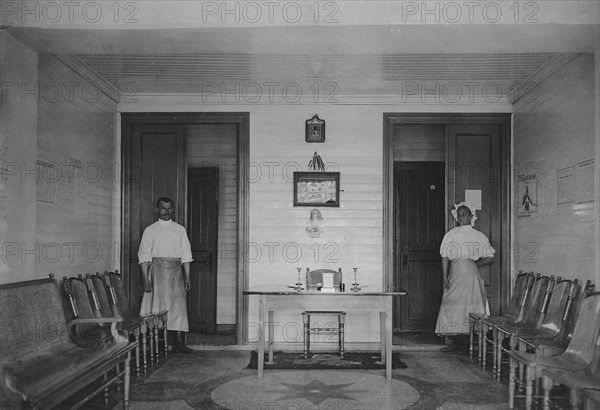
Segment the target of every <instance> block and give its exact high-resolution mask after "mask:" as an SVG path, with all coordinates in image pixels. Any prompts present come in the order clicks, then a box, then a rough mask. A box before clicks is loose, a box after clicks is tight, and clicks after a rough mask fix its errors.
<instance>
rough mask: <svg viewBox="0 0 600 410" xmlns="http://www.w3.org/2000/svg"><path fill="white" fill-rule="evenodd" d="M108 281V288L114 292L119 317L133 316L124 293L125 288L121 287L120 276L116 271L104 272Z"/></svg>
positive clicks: (121, 280)
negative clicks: (110, 287)
mask: <svg viewBox="0 0 600 410" xmlns="http://www.w3.org/2000/svg"><path fill="white" fill-rule="evenodd" d="M104 275H106V276H107V277H108V279H109V282H110V286H112V288H113V290H114V294H115V296H116V298H117V306H118V308H119V312H120V314H121V316H128V315H131V314H133V313H132V312H131V307H130V306H129V298H128V297H127V294H126V293H125V287H124V286H123V279H122V278H121V274H120V273H119V272H118V271H115V272H104Z"/></svg>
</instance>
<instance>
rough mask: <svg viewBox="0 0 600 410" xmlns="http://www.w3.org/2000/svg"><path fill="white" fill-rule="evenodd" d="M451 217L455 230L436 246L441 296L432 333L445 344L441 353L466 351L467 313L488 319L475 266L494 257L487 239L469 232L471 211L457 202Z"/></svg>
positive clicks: (472, 222) (474, 230)
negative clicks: (441, 286) (441, 337)
mask: <svg viewBox="0 0 600 410" xmlns="http://www.w3.org/2000/svg"><path fill="white" fill-rule="evenodd" d="M452 215H453V216H454V218H455V219H456V222H458V226H457V227H455V228H452V229H451V230H449V231H448V233H446V235H445V236H444V239H443V240H442V244H441V246H440V255H441V256H442V275H443V278H444V285H443V286H444V294H443V296H442V303H441V305H440V312H439V314H438V319H437V324H436V326H435V333H437V334H438V335H439V336H446V338H447V340H448V344H449V345H448V346H447V347H446V348H444V349H442V351H444V352H453V351H464V350H465V349H466V348H468V336H467V335H468V334H469V313H479V314H488V315H489V313H490V312H489V306H488V302H487V294H486V291H485V284H484V282H483V279H482V278H481V276H480V275H479V266H482V265H487V264H490V263H492V262H493V261H494V254H495V250H494V248H493V247H492V246H491V245H490V241H489V239H488V238H487V236H485V235H484V234H483V233H481V232H480V231H478V230H477V229H475V228H473V225H474V222H475V219H477V217H476V216H475V208H473V207H472V206H471V205H470V204H469V203H467V202H461V203H460V204H457V205H455V209H454V210H453V211H452Z"/></svg>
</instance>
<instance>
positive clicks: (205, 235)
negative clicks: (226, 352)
mask: <svg viewBox="0 0 600 410" xmlns="http://www.w3.org/2000/svg"><path fill="white" fill-rule="evenodd" d="M218 210H219V168H217V167H203V168H189V169H188V209H187V212H188V234H189V235H190V242H191V245H192V255H193V258H194V261H193V262H192V264H191V271H190V279H191V282H192V289H191V290H190V296H189V297H188V320H189V323H190V330H191V331H194V332H207V333H214V332H216V327H217V248H218V246H217V239H218Z"/></svg>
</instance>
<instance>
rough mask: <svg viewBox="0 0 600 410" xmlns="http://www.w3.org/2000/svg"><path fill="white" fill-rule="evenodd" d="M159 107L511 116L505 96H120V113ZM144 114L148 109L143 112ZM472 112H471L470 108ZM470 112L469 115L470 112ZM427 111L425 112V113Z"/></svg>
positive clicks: (181, 94)
mask: <svg viewBox="0 0 600 410" xmlns="http://www.w3.org/2000/svg"><path fill="white" fill-rule="evenodd" d="M156 105H165V106H183V107H185V106H189V107H201V106H207V107H211V108H212V107H215V106H223V107H237V106H243V107H249V106H281V105H284V106H285V105H287V106H290V107H295V106H306V105H323V106H333V105H340V106H343V105H375V106H379V105H381V106H394V107H399V109H398V111H401V107H404V106H406V107H414V106H419V107H456V109H451V111H457V112H458V111H462V110H464V107H473V106H476V107H478V110H479V111H482V112H487V111H491V112H511V110H512V109H511V105H510V103H509V101H508V98H507V97H506V96H501V95H498V96H493V97H484V96H481V95H475V96H468V95H463V96H460V97H456V96H437V97H436V96H434V95H431V94H427V95H410V96H402V95H383V96H382V95H336V96H335V97H332V98H330V99H322V100H321V101H315V100H314V99H313V98H312V96H308V95H307V96H306V97H305V98H301V99H300V100H299V101H297V102H294V101H292V100H290V99H287V100H286V99H284V98H283V97H281V96H274V97H273V98H268V96H265V97H264V98H262V99H260V100H257V101H252V100H249V99H244V98H243V96H240V95H224V96H222V97H221V96H219V95H213V94H211V95H205V94H204V95H203V94H192V93H173V94H154V93H144V94H135V95H124V94H121V100H120V102H119V111H123V112H127V111H134V112H135V111H139V110H140V108H139V107H150V106H156ZM141 110H143V111H145V110H147V108H143V109H141ZM471 110H472V108H471ZM471 110H470V111H471ZM425 111H426V110H425Z"/></svg>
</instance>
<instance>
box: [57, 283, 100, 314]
mask: <svg viewBox="0 0 600 410" xmlns="http://www.w3.org/2000/svg"><path fill="white" fill-rule="evenodd" d="M63 284H65V286H66V287H65V291H66V289H68V292H69V293H70V294H71V295H72V297H73V301H74V302H75V303H74V306H75V309H76V310H75V311H73V315H75V317H76V318H79V319H93V318H96V317H98V316H97V315H96V314H94V308H93V307H92V304H91V303H90V298H89V296H88V290H87V286H86V285H85V283H84V282H83V277H82V276H81V275H79V277H70V278H67V277H65V278H63Z"/></svg>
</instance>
